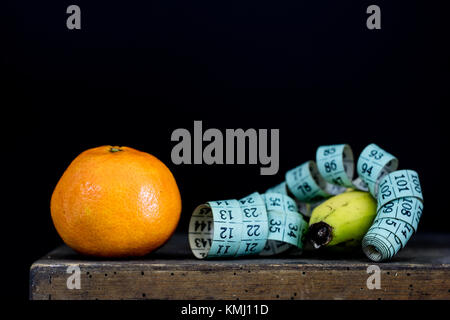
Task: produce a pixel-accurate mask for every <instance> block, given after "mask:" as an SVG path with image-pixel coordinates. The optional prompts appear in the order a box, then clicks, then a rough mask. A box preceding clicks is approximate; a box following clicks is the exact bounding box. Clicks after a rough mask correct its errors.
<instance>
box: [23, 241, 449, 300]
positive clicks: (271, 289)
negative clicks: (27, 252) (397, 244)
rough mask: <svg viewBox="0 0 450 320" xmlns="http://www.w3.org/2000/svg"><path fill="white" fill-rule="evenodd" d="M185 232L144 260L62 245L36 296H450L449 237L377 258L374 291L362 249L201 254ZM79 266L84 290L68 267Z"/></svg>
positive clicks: (44, 267)
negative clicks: (73, 283)
mask: <svg viewBox="0 0 450 320" xmlns="http://www.w3.org/2000/svg"><path fill="white" fill-rule="evenodd" d="M186 237H187V236H186V235H179V234H177V235H175V236H174V237H172V239H171V240H170V241H169V242H168V243H167V244H166V245H165V246H164V247H163V248H161V249H160V250H158V251H157V252H155V253H153V254H150V255H148V256H147V257H145V258H142V259H133V260H100V259H94V258H89V257H84V256H81V255H78V254H76V253H75V252H74V251H72V250H71V249H70V248H68V247H67V246H61V247H59V248H57V249H55V250H54V251H52V252H50V253H49V254H48V255H47V256H45V257H43V258H41V259H39V260H38V261H36V262H35V263H34V264H33V265H32V266H31V270H30V299H33V300H48V299H64V300H65V299H114V300H116V299H117V300H119V299H193V300H195V299H241V300H252V299H261V300H262V299H264V300H266V299H450V235H430V234H424V235H422V234H418V235H416V236H415V237H414V238H413V239H412V240H411V241H410V243H409V245H408V247H407V248H406V249H405V250H403V251H401V252H400V253H399V254H398V255H397V256H396V257H395V258H394V260H392V261H390V262H385V263H377V265H378V266H379V267H380V269H381V289H379V290H377V289H374V290H369V289H368V288H367V286H366V281H367V278H368V277H369V274H367V272H366V270H367V267H368V266H369V265H372V264H374V263H372V262H371V261H369V260H368V259H367V258H365V256H364V255H362V254H357V255H356V256H355V255H352V256H347V257H342V256H336V255H330V254H325V253H320V252H319V253H318V252H315V251H306V252H305V253H304V254H303V255H301V256H294V255H288V256H284V257H273V258H270V259H267V258H246V259H232V260H209V261H203V260H197V259H195V258H193V256H192V255H191V253H190V251H189V248H188V245H187V239H186ZM71 265H76V266H79V267H80V270H81V289H72V290H69V289H68V288H67V285H66V281H67V279H68V277H69V276H70V274H68V273H66V271H67V268H68V267H69V266H71Z"/></svg>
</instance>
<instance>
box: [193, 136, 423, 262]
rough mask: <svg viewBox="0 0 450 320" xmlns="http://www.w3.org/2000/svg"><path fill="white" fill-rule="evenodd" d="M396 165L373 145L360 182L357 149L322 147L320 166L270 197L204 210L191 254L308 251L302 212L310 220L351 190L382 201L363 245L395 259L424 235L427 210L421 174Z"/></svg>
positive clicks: (363, 158)
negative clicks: (321, 206)
mask: <svg viewBox="0 0 450 320" xmlns="http://www.w3.org/2000/svg"><path fill="white" fill-rule="evenodd" d="M397 167H398V159H397V158H395V157H394V156H393V155H391V154H390V153H388V152H386V151H384V150H383V149H381V148H380V147H378V146H377V145H376V144H370V145H368V146H367V147H366V148H364V150H363V151H362V152H361V155H360V156H359V158H358V161H357V163H356V171H357V174H358V177H357V178H356V179H354V172H355V162H354V157H353V152H352V149H351V148H350V146H349V145H347V144H338V145H329V146H321V147H319V148H318V149H317V152H316V162H314V161H306V162H305V163H303V164H301V165H300V166H298V167H296V168H294V169H292V170H289V171H287V172H286V175H285V181H284V182H282V183H280V184H278V185H276V186H275V187H272V188H270V189H268V190H267V191H266V193H265V194H263V195H260V194H258V193H253V194H251V195H249V196H248V197H245V198H243V199H241V200H239V201H238V200H224V201H210V202H208V203H206V204H203V205H200V206H199V207H197V208H196V209H195V210H194V213H193V215H192V218H191V221H190V224H189V243H190V246H191V249H192V251H193V253H194V255H195V256H196V257H197V258H199V259H203V258H213V257H234V256H243V255H248V254H260V255H274V254H278V253H281V252H284V251H286V250H288V249H289V248H291V247H297V248H299V249H302V247H303V240H304V235H305V233H306V230H307V222H306V221H305V220H304V219H303V217H302V215H301V214H303V215H305V216H310V215H311V213H312V211H313V209H314V208H315V207H317V206H318V205H319V204H321V203H322V202H323V201H325V200H326V199H327V198H329V197H331V196H334V195H337V194H340V193H342V192H345V191H346V190H347V189H348V188H351V189H357V190H361V191H368V192H370V193H371V194H372V195H373V196H374V197H375V198H376V199H377V200H378V206H377V216H376V218H375V220H374V222H373V225H372V226H371V228H370V229H369V231H368V232H367V234H366V235H365V237H364V238H363V241H362V248H363V251H364V253H365V254H366V255H367V257H368V258H369V259H371V260H373V261H381V260H387V259H390V258H392V257H393V256H394V255H395V254H396V253H397V252H398V251H399V250H400V249H401V248H404V247H405V245H406V243H407V241H408V240H409V238H410V237H411V235H412V234H413V233H414V232H416V231H417V226H418V223H419V220H420V216H421V215H422V211H423V196H422V191H421V187H420V182H419V177H418V174H417V173H416V172H415V171H412V170H398V171H396V170H397ZM250 212H252V214H251V213H250ZM300 213H301V214H300Z"/></svg>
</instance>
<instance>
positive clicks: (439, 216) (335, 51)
mask: <svg viewBox="0 0 450 320" xmlns="http://www.w3.org/2000/svg"><path fill="white" fill-rule="evenodd" d="M70 4H78V5H79V6H80V7H81V11H82V13H81V16H82V29H81V30H68V29H67V28H66V18H67V16H68V15H67V14H66V13H65V12H66V8H67V6H68V5H70ZM370 4H378V5H379V6H380V7H381V12H382V29H381V30H368V29H367V28H366V19H367V17H368V15H367V14H366V8H367V6H368V5H370ZM2 7H3V8H2V11H3V12H2V14H3V15H4V18H2V24H3V25H2V34H3V35H2V39H3V40H2V43H3V45H2V48H1V56H0V57H1V61H0V62H1V68H2V72H1V73H0V77H1V81H2V86H1V88H2V89H1V90H2V92H1V100H0V105H1V109H2V114H4V116H2V118H1V120H2V137H3V140H4V143H3V147H2V148H1V149H2V161H5V165H4V171H5V172H4V175H3V176H4V181H5V183H4V186H6V187H7V189H8V190H9V191H12V192H11V193H6V194H5V198H4V200H3V202H4V204H5V207H6V205H7V204H8V203H12V204H13V205H12V206H11V209H8V210H6V209H5V210H4V212H3V219H2V227H3V229H4V232H3V236H5V238H6V239H5V241H4V242H3V244H4V247H6V248H5V249H6V251H5V255H7V256H8V257H9V258H10V260H11V261H14V266H13V267H8V268H9V269H11V268H12V269H14V270H13V271H14V272H16V273H17V277H8V279H7V280H6V281H7V283H8V284H10V285H11V288H12V289H11V290H8V291H7V292H5V291H2V295H4V296H5V298H22V299H27V297H28V270H29V267H30V265H31V263H32V262H33V261H34V260H36V259H37V258H39V257H40V256H42V255H44V254H45V253H46V252H48V251H50V250H51V249H53V248H54V247H55V246H56V245H58V244H60V243H62V241H61V240H60V238H59V236H58V235H57V233H56V231H55V229H54V227H53V224H52V222H51V218H50V210H49V203H50V197H51V194H52V191H53V188H54V186H55V185H56V183H57V181H58V179H59V177H60V176H61V175H62V173H63V172H64V170H65V168H66V167H67V166H68V165H69V164H70V162H71V160H72V159H73V158H75V157H76V156H77V155H78V154H79V153H81V152H82V151H84V150H85V149H87V148H91V147H95V146H98V145H105V144H112V145H126V146H130V147H134V148H136V149H139V150H142V151H146V152H149V153H151V154H153V155H155V156H157V157H158V158H160V159H161V160H162V161H163V162H164V163H166V164H167V165H168V167H169V168H170V169H171V170H172V172H173V174H174V176H175V178H176V179H177V182H178V185H179V188H180V191H181V194H182V198H183V212H182V218H181V221H180V224H179V227H178V231H180V232H185V231H186V227H187V222H188V220H189V216H190V213H191V212H192V210H193V208H194V207H195V206H196V205H198V204H199V203H202V202H204V201H208V200H219V199H224V198H239V197H243V196H245V195H247V194H249V193H251V192H253V191H256V190H257V191H260V192H263V191H265V190H266V189H267V188H268V187H271V186H273V185H275V184H277V183H279V182H281V181H282V180H283V175H284V173H285V172H286V170H288V169H290V168H292V167H294V166H296V165H299V164H301V163H303V162H304V161H306V160H309V159H314V157H315V151H316V148H317V147H318V146H320V145H323V144H336V143H349V144H350V145H351V146H352V148H353V151H354V153H355V155H358V154H359V153H360V152H361V151H362V149H363V148H364V147H365V146H366V145H367V144H369V143H372V142H373V143H376V144H378V145H379V146H381V147H382V148H384V149H385V150H387V151H389V152H391V153H393V154H394V155H396V156H397V157H398V158H399V159H400V168H402V169H406V168H408V169H414V170H416V171H418V172H419V175H420V179H421V183H422V187H423V191H424V198H425V202H426V204H425V214H424V216H423V218H422V221H421V224H420V229H419V230H420V232H423V231H433V232H448V231H449V227H448V224H449V222H450V218H449V214H448V213H447V212H446V211H444V210H443V208H442V203H443V199H444V197H445V195H446V194H447V191H446V181H448V180H446V176H444V175H445V173H446V171H445V169H446V164H445V163H444V161H445V159H444V152H445V149H446V148H447V147H448V143H447V141H448V140H447V139H445V138H444V134H445V133H444V131H447V130H446V128H447V126H448V125H447V117H446V116H445V114H444V110H445V109H446V108H448V89H449V81H448V78H449V57H450V56H449V52H448V50H447V48H446V46H445V43H446V42H448V32H447V31H446V29H445V24H446V23H445V20H444V16H443V13H444V10H443V8H442V6H441V3H440V2H438V1H390V2H389V1H370V2H369V1H276V2H275V1H234V0H232V1H192V2H190V1H174V0H160V1H150V0H149V1H120V2H119V1H79V0H77V1H39V2H36V1H28V0H27V1H24V0H17V1H6V3H2ZM194 120H203V127H204V129H207V128H219V129H225V128H243V129H247V128H267V129H271V128H279V129H280V170H279V173H278V175H276V176H260V174H259V166H257V165H252V166H246V165H213V166H207V165H184V166H175V165H174V164H172V162H171V159H170V152H171V149H172V147H173V146H174V143H172V142H171V141H170V136H171V133H172V131H173V130H174V129H176V128H180V127H181V128H187V129H189V130H191V132H192V130H193V121H194ZM18 278H19V279H20V280H18Z"/></svg>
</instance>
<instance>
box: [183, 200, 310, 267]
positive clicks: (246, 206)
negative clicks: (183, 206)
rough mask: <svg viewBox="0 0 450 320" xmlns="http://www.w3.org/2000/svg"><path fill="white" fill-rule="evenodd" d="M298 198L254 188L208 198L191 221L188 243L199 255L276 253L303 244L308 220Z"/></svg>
mask: <svg viewBox="0 0 450 320" xmlns="http://www.w3.org/2000/svg"><path fill="white" fill-rule="evenodd" d="M297 210H298V208H297V205H296V204H295V201H294V200H292V199H291V198H289V197H288V196H286V195H283V194H279V193H266V194H263V195H260V194H259V193H257V192H255V193H252V194H251V195H249V196H247V197H245V198H242V199H241V200H222V201H209V202H207V203H205V204H202V205H200V206H198V207H197V208H196V209H195V210H194V212H193V214H192V217H191V220H190V223H189V245H190V247H191V250H192V252H193V253H194V256H195V257H196V258H199V259H205V258H217V257H239V256H244V255H255V254H261V255H273V254H277V253H280V252H283V251H286V250H287V249H289V248H291V247H292V246H295V247H297V248H302V246H303V241H304V233H305V231H306V229H307V222H306V221H304V220H303V218H302V216H301V214H300V213H299V212H298V211H297Z"/></svg>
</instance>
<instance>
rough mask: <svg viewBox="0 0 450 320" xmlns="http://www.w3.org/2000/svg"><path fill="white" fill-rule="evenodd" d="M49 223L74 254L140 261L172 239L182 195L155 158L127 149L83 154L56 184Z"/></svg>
mask: <svg viewBox="0 0 450 320" xmlns="http://www.w3.org/2000/svg"><path fill="white" fill-rule="evenodd" d="M50 209H51V215H52V219H53V223H54V225H55V228H56V230H57V231H58V233H59V235H60V236H61V238H62V239H63V241H64V242H65V243H66V244H67V245H68V246H70V247H71V248H73V249H74V250H76V251H78V252H80V253H82V254H86V255H94V256H101V257H124V256H142V255H145V254H147V253H149V252H151V251H153V250H155V249H157V248H158V247H160V246H162V245H163V244H164V243H165V242H166V241H167V240H168V239H169V238H170V236H171V235H172V234H173V232H174V231H175V228H176V226H177V224H178V221H179V218H180V213H181V196H180V192H179V190H178V186H177V183H176V181H175V178H174V177H173V175H172V173H171V172H170V170H169V169H168V168H167V167H166V166H165V165H164V163H162V162H161V161H160V160H158V159H157V158H156V157H154V156H152V155H150V154H148V153H145V152H140V151H138V150H135V149H132V148H128V147H113V146H101V147H97V148H93V149H89V150H86V151H84V152H83V153H81V154H80V155H79V156H78V157H76V158H75V160H73V162H72V163H71V164H70V165H69V167H68V168H67V169H66V171H65V172H64V174H63V176H62V177H61V179H60V180H59V182H58V183H57V185H56V187H55V190H54V191H53V195H52V198H51V203H50Z"/></svg>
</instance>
